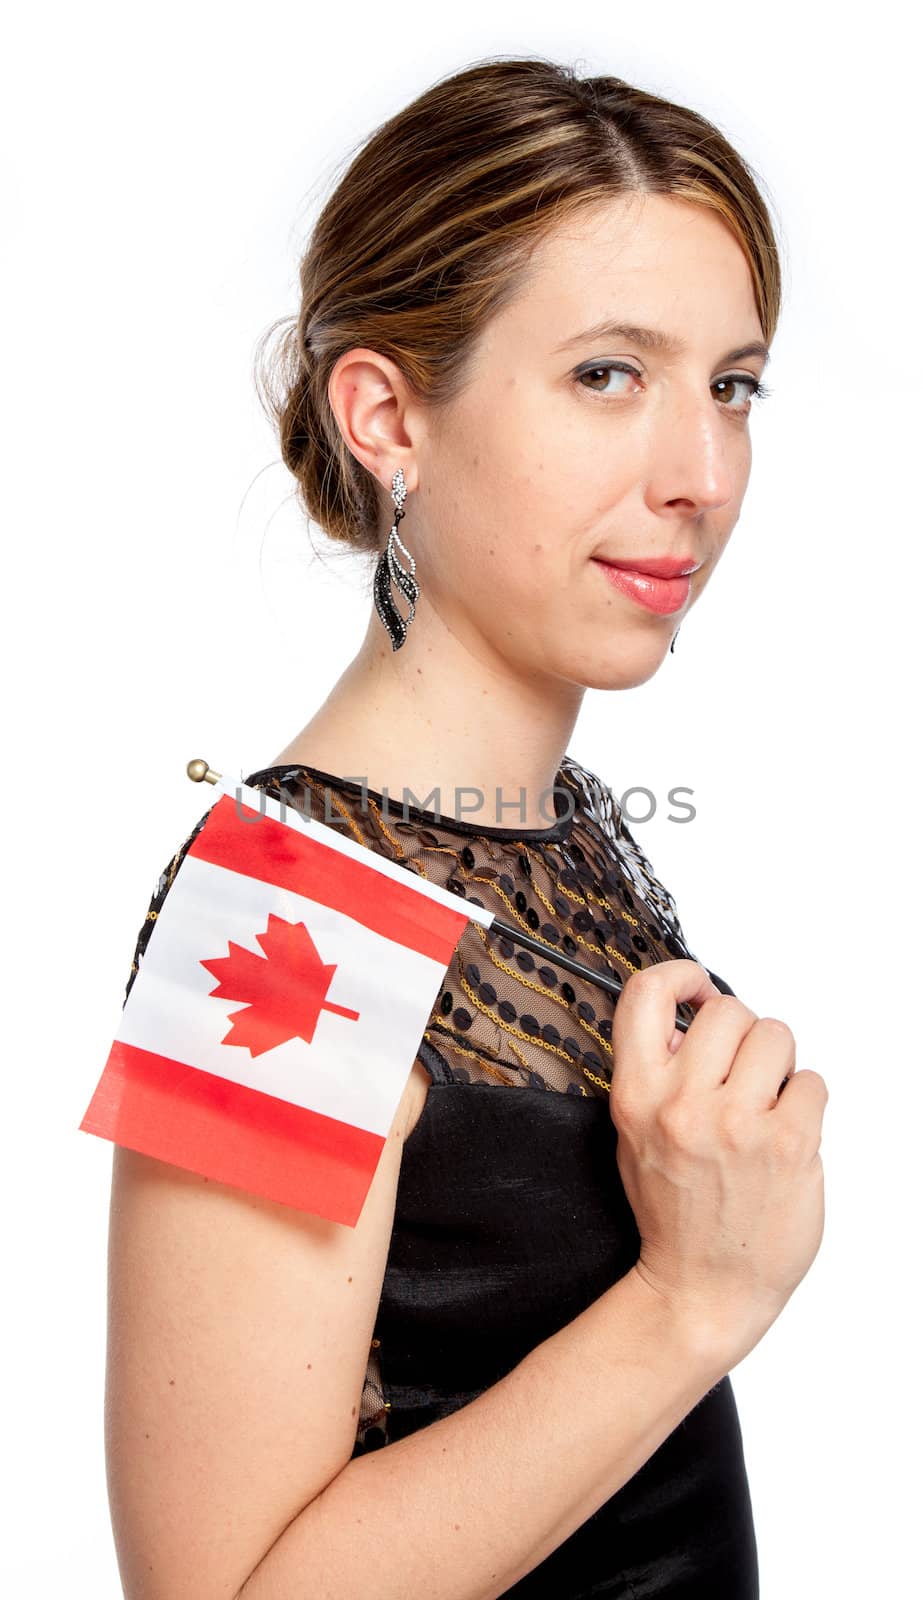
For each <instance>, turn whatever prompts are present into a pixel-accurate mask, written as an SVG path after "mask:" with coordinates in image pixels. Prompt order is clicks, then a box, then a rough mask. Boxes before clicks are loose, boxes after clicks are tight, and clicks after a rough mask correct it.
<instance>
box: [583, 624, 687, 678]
mask: <svg viewBox="0 0 923 1600" xmlns="http://www.w3.org/2000/svg"><path fill="white" fill-rule="evenodd" d="M675 632H676V628H675V626H674V627H673V628H671V630H670V632H669V633H664V636H663V638H662V639H660V640H656V641H655V640H653V639H650V640H649V641H648V643H647V647H646V648H644V649H640V648H635V649H629V648H627V646H626V647H624V648H623V650H622V651H621V652H620V653H619V654H617V655H616V654H610V655H609V657H608V658H606V657H604V656H602V655H601V654H600V655H599V656H597V657H596V658H595V659H594V660H592V661H589V660H587V658H586V657H585V656H584V658H583V659H582V660H581V661H580V662H579V663H578V662H574V663H572V667H573V671H572V673H570V674H568V676H572V677H573V678H574V680H575V681H576V682H578V683H580V684H582V685H583V687H584V688H585V689H637V688H639V687H640V685H641V684H642V683H648V682H649V681H650V679H651V678H653V676H654V674H655V673H656V672H657V671H658V670H659V668H660V667H662V666H663V663H664V661H665V660H666V658H667V656H668V655H669V653H670V641H671V639H672V638H673V635H674V634H675Z"/></svg>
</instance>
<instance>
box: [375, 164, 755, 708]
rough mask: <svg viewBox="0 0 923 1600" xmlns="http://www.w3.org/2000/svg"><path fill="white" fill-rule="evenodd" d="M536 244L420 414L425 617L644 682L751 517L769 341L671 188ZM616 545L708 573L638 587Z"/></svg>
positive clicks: (418, 530)
mask: <svg viewBox="0 0 923 1600" xmlns="http://www.w3.org/2000/svg"><path fill="white" fill-rule="evenodd" d="M532 261H533V271H532V272H531V274H530V277H529V281H528V284H527V287H525V288H524V289H523V290H522V291H521V292H520V293H519V294H518V295H517V297H516V298H515V299H514V300H512V301H511V302H510V304H509V305H508V306H506V307H505V308H504V309H503V310H502V311H500V312H499V313H498V314H497V315H496V316H495V318H494V319H493V320H492V321H491V323H490V324H489V325H488V327H487V328H486V329H485V331H484V333H483V335H482V336H481V338H480V340H479V342H478V345H477V347H476V349H475V351H474V355H473V361H472V366H471V369H470V381H469V382H468V383H467V385H466V387H465V389H464V392H463V393H462V394H461V395H460V396H459V397H458V399H457V400H456V401H454V402H453V403H452V405H451V407H449V408H448V410H447V411H446V412H444V413H443V414H441V415H435V414H432V413H430V414H429V415H428V416H427V413H426V412H425V411H423V410H421V411H420V412H419V413H418V418H419V420H420V421H421V422H422V427H421V428H420V429H419V430H414V432H413V437H414V439H415V442H416V446H417V447H416V448H415V449H414V453H413V459H414V465H415V468H416V472H415V475H414V476H415V478H416V479H418V484H417V485H413V484H410V485H409V487H411V488H413V487H414V486H416V493H413V492H411V493H409V494H408V498H407V502H406V520H405V521H404V522H403V523H401V524H400V527H399V532H400V534H401V536H402V538H403V539H404V540H405V542H406V544H407V546H408V547H409V549H410V550H411V551H412V553H413V554H414V556H415V558H416V561H417V577H418V579H419V581H420V584H421V603H418V613H419V612H421V611H423V610H424V605H423V603H422V602H423V601H424V600H425V603H426V605H428V606H432V607H434V608H436V610H437V611H438V613H439V615H440V618H441V621H442V623H443V624H444V625H445V626H446V627H448V628H449V629H450V631H451V632H452V633H453V634H454V635H455V636H456V638H457V639H459V640H460V641H461V642H462V643H463V645H464V646H465V647H466V648H468V649H470V650H472V651H473V652H474V653H475V654H476V656H477V657H478V659H480V660H482V661H485V662H487V663H488V664H491V665H496V666H497V667H498V668H500V669H501V670H502V669H504V668H505V670H507V671H509V670H510V669H511V668H512V670H514V671H522V672H524V673H528V674H529V675H532V676H534V675H535V674H538V675H540V676H542V675H543V676H546V677H549V678H551V679H557V680H564V681H566V682H568V683H570V684H580V685H583V686H586V687H590V688H610V689H611V688H628V687H631V686H632V685H634V684H639V683H643V682H645V681H646V680H647V679H648V678H650V677H651V676H652V674H653V673H654V672H656V670H657V668H658V666H659V665H660V663H661V661H662V660H663V658H664V655H665V654H666V653H667V651H668V650H669V647H670V641H671V639H672V637H673V635H674V634H675V632H676V630H677V628H678V627H679V625H680V623H681V621H682V618H683V617H684V616H685V614H686V612H687V611H688V610H689V607H690V606H692V605H694V604H695V601H696V600H697V599H698V597H699V595H700V594H701V592H702V590H703V589H704V587H705V585H706V583H707V582H708V580H709V577H710V576H711V573H712V572H713V570H714V567H715V564H716V562H717V561H718V559H719V557H720V555H721V552H722V551H723V549H724V546H725V545H726V543H727V541H728V539H729V537H730V534H731V530H732V529H733V527H734V524H735V523H736V521H737V518H738V515H739V512H740V506H741V502H742V500H743V496H744V491H745V489H746V486H747V480H748V477H749V473H750V459H751V445H750V432H749V425H748V420H747V419H748V413H749V412H750V410H751V406H752V405H753V404H758V401H756V402H754V401H753V400H752V399H751V395H752V393H753V390H754V387H755V384H756V381H757V380H758V379H759V377H760V375H761V373H762V372H763V369H764V365H765V361H766V356H765V355H764V354H760V353H759V352H753V351H751V352H749V353H746V351H745V347H746V346H749V345H751V344H760V343H761V342H762V331H761V328H760V323H759V318H758V316H757V311H756V304H755V301H754V298H753V289H752V285H751V281H750V274H749V270H748V267H747V263H746V259H745V257H744V255H743V252H742V251H741V249H740V247H739V246H738V244H737V243H736V241H735V240H734V238H733V237H732V235H731V233H730V232H729V231H728V229H727V228H726V227H725V225H724V224H723V223H722V222H721V221H720V219H719V218H718V217H717V216H716V215H714V214H713V213H711V212H708V211H706V210H704V209H702V208H700V207H698V206H694V205H691V204H689V203H688V202H686V201H681V200H676V199H672V198H669V197H665V196H660V195H631V196H626V197H622V198H619V199H616V200H612V201H610V202H606V203H604V204H600V205H599V206H595V207H593V209H592V210H587V211H586V212H584V213H583V214H582V215H581V216H580V217H579V218H577V219H572V220H571V221H570V222H565V223H564V224H562V226H561V227H560V229H559V230H558V231H556V232H555V233H554V234H553V235H550V236H549V237H548V238H547V239H546V240H545V242H544V243H543V244H542V245H540V246H539V247H538V248H537V249H536V251H535V252H534V255H533V258H532ZM607 323H612V324H615V323H619V324H623V325H626V326H623V327H622V329H621V331H619V329H617V328H615V327H612V328H609V329H606V328H605V327H604V325H605V324H607ZM627 325H633V327H634V329H636V330H637V329H642V330H643V329H648V330H653V331H655V332H656V333H657V334H658V335H663V336H664V341H663V342H662V343H661V345H660V346H658V345H657V344H654V343H653V342H651V341H650V340H649V339H648V338H646V337H645V336H644V335H643V334H642V333H639V332H636V331H635V332H632V331H631V330H630V329H629V328H628V326H627ZM594 328H595V330H596V331H595V332H593V331H592V330H593V329H594ZM588 329H589V330H591V331H590V332H587V331H586V330H588ZM667 340H669V341H670V342H669V344H668V343H666V341H667ZM412 411H413V407H411V408H410V411H409V412H408V416H410V414H411V413H412ZM601 558H606V560H608V561H610V562H612V561H619V562H622V563H631V562H634V561H637V562H640V563H642V564H644V563H645V562H647V561H650V560H653V559H660V558H662V559H664V560H667V559H673V560H675V561H677V562H678V563H679V564H681V565H683V566H687V565H688V566H694V567H695V568H696V570H695V571H694V572H693V573H692V576H691V577H689V578H688V579H685V580H684V579H681V578H680V579H676V580H673V582H671V583H664V582H661V583H659V584H657V583H653V584H652V583H651V582H650V581H648V582H647V583H645V581H644V580H643V579H641V580H636V581H634V582H632V580H622V582H623V583H627V585H628V592H626V589H625V588H623V587H619V586H618V585H617V584H616V583H615V582H613V581H612V579H611V577H610V576H609V575H607V574H608V573H609V572H611V571H612V569H611V568H608V569H607V567H606V566H605V565H604V564H602V561H601ZM639 594H640V596H641V598H637V597H636V596H637V595H639ZM645 595H646V596H648V597H649V598H650V599H652V601H653V604H654V606H655V607H656V608H657V609H651V607H650V605H648V604H644V603H642V601H643V597H644V596H645ZM421 632H422V630H421Z"/></svg>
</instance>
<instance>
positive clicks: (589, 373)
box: [576, 361, 641, 394]
mask: <svg viewBox="0 0 923 1600" xmlns="http://www.w3.org/2000/svg"><path fill="white" fill-rule="evenodd" d="M610 372H621V373H627V374H628V376H629V377H632V378H637V380H638V382H639V383H640V382H641V374H640V372H637V371H636V370H635V368H634V367H630V366H628V364H627V362H624V361H597V363H596V365H595V366H592V367H581V368H580V369H579V371H578V372H577V373H576V377H577V380H578V382H579V383H581V384H582V383H583V379H584V378H594V379H595V378H598V377H599V376H600V374H602V375H603V376H606V375H607V374H608V373H610ZM584 387H586V388H591V387H592V393H594V394H616V393H619V394H620V393H624V392H625V391H624V390H623V389H618V390H615V389H607V388H598V387H597V386H596V385H595V383H594V384H593V385H592V386H591V385H590V384H586V385H584Z"/></svg>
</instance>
